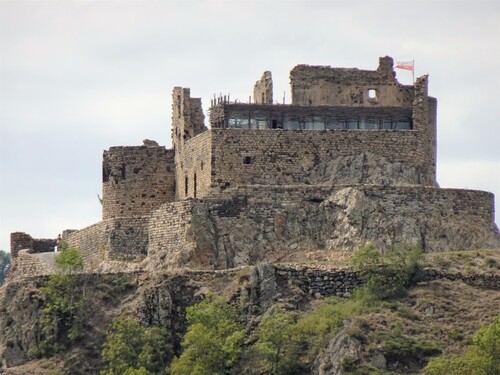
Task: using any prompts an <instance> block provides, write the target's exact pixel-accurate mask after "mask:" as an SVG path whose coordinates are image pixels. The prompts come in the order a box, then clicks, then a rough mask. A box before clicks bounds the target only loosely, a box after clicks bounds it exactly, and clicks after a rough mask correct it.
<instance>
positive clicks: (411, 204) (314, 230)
mask: <svg viewBox="0 0 500 375" xmlns="http://www.w3.org/2000/svg"><path fill="white" fill-rule="evenodd" d="M192 205H193V207H192V208H190V207H189V205H186V206H182V208H183V210H180V209H179V208H178V207H180V206H174V205H173V204H170V205H165V206H164V207H165V208H168V207H169V208H168V210H167V209H165V210H164V211H163V212H160V211H157V215H158V216H157V218H156V222H157V223H160V221H159V220H160V219H161V220H163V221H162V222H161V223H165V224H159V226H158V228H155V229H154V230H155V231H158V230H161V231H167V228H168V225H171V224H174V223H175V224H174V225H175V228H176V229H175V230H174V231H173V232H172V233H167V234H166V235H163V236H162V237H159V238H160V240H158V241H157V242H158V243H159V244H160V246H162V247H163V249H164V251H163V254H162V256H163V257H164V258H163V259H162V262H161V264H162V266H164V267H166V268H176V267H184V266H187V267H192V268H198V269H207V268H208V269H212V268H215V269H224V268H231V267H236V266H241V265H248V264H257V263H259V262H262V261H271V262H273V261H278V260H280V259H283V257H287V256H291V255H293V254H294V253H295V254H304V253H305V252H307V251H312V250H314V251H316V250H319V251H340V250H349V251H350V250H354V249H356V248H358V247H359V246H361V245H363V244H365V243H366V242H373V243H375V245H376V246H378V247H380V248H387V247H390V246H392V245H394V244H396V243H401V242H408V243H417V244H419V245H420V246H422V247H423V248H424V249H425V250H426V251H446V250H461V249H473V248H477V247H494V246H498V244H499V234H498V229H497V228H496V225H495V224H494V221H493V195H492V194H491V193H486V192H480V191H471V190H458V189H434V188H422V187H382V186H349V187H340V186H337V187H328V188H327V187H324V188H319V187H306V186H302V187H298V186H282V187H276V186H274V187H273V186H263V185H259V186H257V185H255V186H246V187H241V188H239V189H230V190H227V191H225V192H224V193H223V194H220V195H218V196H214V195H211V196H208V197H205V198H204V199H203V201H197V200H194V201H192ZM164 207H162V208H164ZM172 209H175V210H177V212H174V214H173V215H172ZM175 210H174V211H175ZM153 222H155V221H154V220H153V221H152V222H151V223H153ZM464 223H467V225H464ZM152 225H153V224H150V233H151V232H152V230H153V229H152ZM150 242H151V237H150ZM157 264H160V262H157Z"/></svg>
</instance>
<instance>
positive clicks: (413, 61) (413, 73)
mask: <svg viewBox="0 0 500 375" xmlns="http://www.w3.org/2000/svg"><path fill="white" fill-rule="evenodd" d="M412 63H413V70H412V71H411V73H412V75H413V84H415V60H412Z"/></svg>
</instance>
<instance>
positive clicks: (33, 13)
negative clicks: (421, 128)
mask: <svg viewBox="0 0 500 375" xmlns="http://www.w3.org/2000/svg"><path fill="white" fill-rule="evenodd" d="M0 27H1V33H0V56H1V57H0V69H1V72H0V111H1V113H0V249H4V250H8V249H9V248H10V245H9V233H11V232H15V231H24V232H27V233H30V234H31V235H32V236H33V237H36V238H55V237H56V236H57V234H58V233H60V232H62V230H63V229H67V228H75V229H79V228H83V227H85V226H87V225H90V224H93V223H95V222H97V221H99V220H100V218H101V206H100V204H99V201H98V199H97V194H101V159H102V151H103V150H105V149H108V148H109V147H111V146H118V145H140V144H142V140H143V139H145V138H149V139H154V140H156V141H158V142H159V143H160V144H163V145H167V146H170V124H171V121H170V117H171V89H172V87H174V86H183V87H190V88H191V95H192V96H193V97H201V98H202V101H203V105H204V108H205V109H206V108H208V105H209V104H210V98H211V97H212V96H213V94H214V93H217V94H219V93H223V94H227V93H230V94H231V98H232V99H236V98H239V99H240V100H246V99H247V98H248V96H249V95H251V94H252V90H253V84H254V83H255V81H256V80H257V79H259V78H260V77H261V75H262V72H263V71H265V70H271V71H272V73H273V80H274V91H275V97H276V98H282V93H283V92H284V91H286V98H287V100H288V99H289V98H290V89H289V77H288V74H289V71H290V70H291V68H292V67H293V66H295V65H297V64H310V65H331V66H333V67H358V68H361V69H370V70H374V69H376V68H377V65H378V58H379V57H380V56H385V55H389V56H392V57H394V59H395V60H412V59H414V60H415V65H416V75H423V74H429V77H430V85H429V94H430V95H432V96H434V97H436V98H437V99H438V182H439V183H440V185H441V187H457V188H468V189H481V190H487V191H492V192H494V193H495V194H496V196H497V202H496V210H497V212H500V206H499V202H498V201H499V200H500V124H499V121H500V2H499V1H497V0H491V1H488V0H483V1H481V0H473V1H460V0H455V1H436V0H432V1H415V0H412V1H410V0H408V1H403V0H401V1H377V0H370V1H353V0H348V1H332V0H330V1H312V0H308V1H277V0H274V1H234V0H233V1H208V0H207V1H202V0H200V1H186V0H184V1H23V0H17V1H8V0H0ZM397 77H398V79H399V80H400V82H402V83H405V84H409V83H411V73H410V72H407V71H404V70H398V71H397ZM497 217H498V214H497ZM497 221H498V220H497Z"/></svg>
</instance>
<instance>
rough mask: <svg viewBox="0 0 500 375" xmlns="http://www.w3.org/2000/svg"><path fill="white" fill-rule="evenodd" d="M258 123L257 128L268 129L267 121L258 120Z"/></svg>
mask: <svg viewBox="0 0 500 375" xmlns="http://www.w3.org/2000/svg"><path fill="white" fill-rule="evenodd" d="M256 121H257V128H258V129H266V128H268V126H267V120H264V119H256Z"/></svg>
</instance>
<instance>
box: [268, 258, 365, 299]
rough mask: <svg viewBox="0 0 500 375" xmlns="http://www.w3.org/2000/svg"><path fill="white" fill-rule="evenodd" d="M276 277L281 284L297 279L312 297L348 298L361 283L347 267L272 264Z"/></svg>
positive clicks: (356, 275) (300, 285)
mask: <svg viewBox="0 0 500 375" xmlns="http://www.w3.org/2000/svg"><path fill="white" fill-rule="evenodd" d="M274 268H275V270H276V279H277V281H278V283H281V284H283V285H286V284H288V282H289V281H292V280H293V281H298V282H299V284H298V285H299V287H300V288H301V289H302V290H303V291H304V292H305V293H307V294H309V295H310V296H313V297H316V298H318V297H332V296H336V297H343V298H348V297H350V296H351V295H352V293H353V292H354V289H356V287H358V286H359V285H361V284H362V283H363V281H362V279H361V277H360V276H359V275H358V274H357V273H356V272H354V271H352V270H349V269H321V268H312V267H291V266H279V265H278V266H274Z"/></svg>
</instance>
